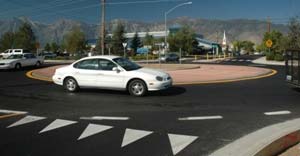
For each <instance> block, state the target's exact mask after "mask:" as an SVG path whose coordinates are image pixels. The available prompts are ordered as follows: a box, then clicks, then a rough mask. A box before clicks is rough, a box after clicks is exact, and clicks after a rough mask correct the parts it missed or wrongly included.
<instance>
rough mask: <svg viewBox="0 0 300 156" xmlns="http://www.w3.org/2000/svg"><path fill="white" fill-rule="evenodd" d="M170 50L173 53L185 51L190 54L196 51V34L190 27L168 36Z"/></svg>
mask: <svg viewBox="0 0 300 156" xmlns="http://www.w3.org/2000/svg"><path fill="white" fill-rule="evenodd" d="M168 43H169V48H170V50H171V51H179V49H180V48H181V50H182V51H185V52H187V53H189V54H191V53H192V52H193V49H195V47H194V46H198V44H195V32H194V31H193V30H192V29H191V28H190V27H188V26H185V27H183V28H181V29H180V30H179V31H178V32H176V33H174V34H170V35H169V36H168Z"/></svg>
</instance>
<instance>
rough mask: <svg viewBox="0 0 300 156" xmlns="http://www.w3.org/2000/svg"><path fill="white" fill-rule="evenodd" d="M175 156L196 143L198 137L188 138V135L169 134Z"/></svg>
mask: <svg viewBox="0 0 300 156" xmlns="http://www.w3.org/2000/svg"><path fill="white" fill-rule="evenodd" d="M168 136H169V139H170V143H171V147H172V151H173V155H176V154H177V153H179V152H180V151H182V150H183V149H184V148H186V147H187V146H188V145H190V144H191V143H192V142H194V141H195V140H196V139H197V138H198V137H196V136H188V135H177V134H168Z"/></svg>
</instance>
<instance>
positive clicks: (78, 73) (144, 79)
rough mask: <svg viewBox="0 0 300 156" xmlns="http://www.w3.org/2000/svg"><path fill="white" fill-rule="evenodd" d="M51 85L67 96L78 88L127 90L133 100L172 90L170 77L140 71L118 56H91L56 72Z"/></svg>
mask: <svg viewBox="0 0 300 156" xmlns="http://www.w3.org/2000/svg"><path fill="white" fill-rule="evenodd" d="M52 79H53V81H54V83H56V84H58V85H62V86H64V88H65V89H66V90H67V91H69V92H75V91H77V90H78V89H79V88H86V87H88V88H103V89H113V90H128V91H129V93H130V94H131V95H133V96H143V95H145V94H146V93H147V92H148V91H158V90H163V89H167V88H169V87H171V86H172V78H171V77H170V75H169V74H167V73H165V72H163V71H160V70H155V69H149V68H143V67H141V66H139V65H137V64H136V63H134V62H131V61H129V60H128V59H126V58H122V57H118V56H91V57H86V58H83V59H80V60H79V61H76V62H74V63H73V64H71V65H69V66H66V67H62V68H59V69H56V71H55V74H54V76H53V77H52Z"/></svg>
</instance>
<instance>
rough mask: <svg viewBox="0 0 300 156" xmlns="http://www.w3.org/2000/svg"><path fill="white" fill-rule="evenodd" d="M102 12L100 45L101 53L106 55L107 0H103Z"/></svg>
mask: <svg viewBox="0 0 300 156" xmlns="http://www.w3.org/2000/svg"><path fill="white" fill-rule="evenodd" d="M101 6H102V9H101V11H102V13H101V31H100V47H101V53H102V55H104V48H105V47H104V46H105V0H101Z"/></svg>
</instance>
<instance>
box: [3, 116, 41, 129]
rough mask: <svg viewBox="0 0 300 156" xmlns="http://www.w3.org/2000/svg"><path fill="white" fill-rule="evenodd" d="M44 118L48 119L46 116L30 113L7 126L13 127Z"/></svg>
mask: <svg viewBox="0 0 300 156" xmlns="http://www.w3.org/2000/svg"><path fill="white" fill-rule="evenodd" d="M43 119H46V118H45V117H39V116H30V115H28V116H26V117H24V118H22V119H21V120H19V121H17V122H15V123H13V124H11V125H10V126H8V127H7V128H11V127H15V126H19V125H24V124H28V123H31V122H35V121H39V120H43Z"/></svg>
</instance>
